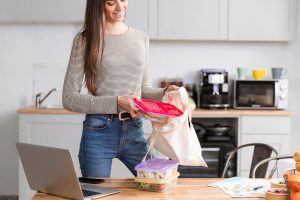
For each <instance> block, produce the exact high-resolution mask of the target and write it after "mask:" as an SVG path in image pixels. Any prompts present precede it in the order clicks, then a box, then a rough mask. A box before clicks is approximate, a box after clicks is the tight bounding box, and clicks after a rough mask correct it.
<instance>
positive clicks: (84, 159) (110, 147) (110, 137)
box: [79, 114, 147, 177]
mask: <svg viewBox="0 0 300 200" xmlns="http://www.w3.org/2000/svg"><path fill="white" fill-rule="evenodd" d="M142 125H143V121H142V119H141V118H135V119H127V120H125V121H120V120H119V118H118V117H117V116H116V115H104V114H97V115H95V114H93V115H91V114H87V115H86V118H85V121H84V122H83V132H82V137H81V142H80V150H79V163H80V169H81V173H82V176H84V177H110V171H111V163H112V159H113V158H118V159H119V160H121V161H122V162H123V163H124V164H125V165H126V166H127V167H128V169H129V170H130V171H131V172H132V174H133V175H134V176H136V171H135V170H134V167H135V166H136V165H137V164H139V163H140V162H141V160H142V159H143V157H144V156H145V154H146V151H147V145H146V141H145V138H144V131H143V128H142Z"/></svg>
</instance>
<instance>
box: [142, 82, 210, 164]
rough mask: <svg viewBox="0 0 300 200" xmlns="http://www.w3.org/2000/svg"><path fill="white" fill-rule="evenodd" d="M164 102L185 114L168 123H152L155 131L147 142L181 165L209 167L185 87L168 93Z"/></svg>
mask: <svg viewBox="0 0 300 200" xmlns="http://www.w3.org/2000/svg"><path fill="white" fill-rule="evenodd" d="M163 101H164V102H168V103H171V104H173V105H175V106H177V107H178V108H179V109H181V110H182V111H183V112H184V113H183V115H181V116H180V117H176V118H172V117H170V118H169V119H168V121H167V122H166V123H157V122H152V126H153V131H152V134H151V136H150V137H149V138H148V140H147V142H148V144H150V147H152V146H153V148H154V149H155V150H157V151H159V152H160V153H162V154H163V155H165V156H167V157H168V158H170V159H172V160H177V161H179V164H180V165H187V166H207V165H206V163H205V161H204V160H203V157H202V150H201V146H200V143H199V140H198V137H197V135H196V132H195V129H194V127H193V125H192V123H191V111H190V109H189V107H188V94H187V91H186V90H185V88H184V87H181V88H179V90H177V91H171V92H168V93H166V95H165V97H164V99H163Z"/></svg>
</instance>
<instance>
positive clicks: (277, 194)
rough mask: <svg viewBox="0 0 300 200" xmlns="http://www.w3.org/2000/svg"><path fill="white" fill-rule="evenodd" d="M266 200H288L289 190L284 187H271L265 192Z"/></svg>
mask: <svg viewBox="0 0 300 200" xmlns="http://www.w3.org/2000/svg"><path fill="white" fill-rule="evenodd" d="M266 200H289V192H288V190H286V189H277V188H271V189H269V190H268V191H267V192H266Z"/></svg>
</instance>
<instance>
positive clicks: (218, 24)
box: [158, 0, 228, 40]
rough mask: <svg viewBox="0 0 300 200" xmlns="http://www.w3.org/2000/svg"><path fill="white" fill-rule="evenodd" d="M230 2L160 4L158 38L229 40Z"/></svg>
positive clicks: (170, 0) (189, 0) (179, 0)
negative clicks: (228, 9) (228, 11)
mask: <svg viewBox="0 0 300 200" xmlns="http://www.w3.org/2000/svg"><path fill="white" fill-rule="evenodd" d="M227 6H228V4H227V0H185V1H182V0H159V2H158V10H159V13H158V16H159V18H158V20H159V21H158V24H159V28H158V38H159V39H162V40H166V39H167V40H225V39H227V16H228V15H227Z"/></svg>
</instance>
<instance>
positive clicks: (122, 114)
mask: <svg viewBox="0 0 300 200" xmlns="http://www.w3.org/2000/svg"><path fill="white" fill-rule="evenodd" d="M118 118H119V120H120V121H124V120H127V119H130V118H131V115H130V113H129V112H119V113H118Z"/></svg>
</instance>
